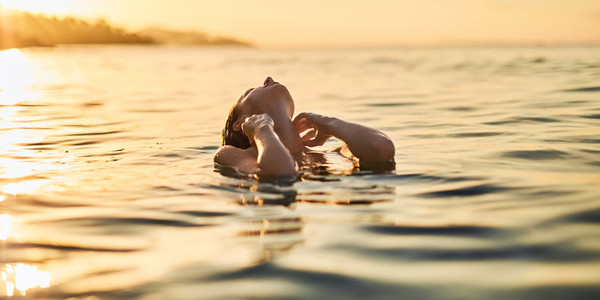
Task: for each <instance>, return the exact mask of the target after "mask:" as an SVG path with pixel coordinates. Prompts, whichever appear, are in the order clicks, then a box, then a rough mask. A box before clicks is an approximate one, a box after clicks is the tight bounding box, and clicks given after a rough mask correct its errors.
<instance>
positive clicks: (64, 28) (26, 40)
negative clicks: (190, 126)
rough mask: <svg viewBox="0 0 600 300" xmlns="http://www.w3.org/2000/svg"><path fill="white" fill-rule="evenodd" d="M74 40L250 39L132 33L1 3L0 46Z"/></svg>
mask: <svg viewBox="0 0 600 300" xmlns="http://www.w3.org/2000/svg"><path fill="white" fill-rule="evenodd" d="M71 44H185V45H205V46H209V45H236V46H249V44H248V43H245V42H241V41H238V40H236V39H233V38H228V37H211V36H209V35H207V34H204V33H199V32H177V31H169V30H163V29H152V30H146V31H143V32H140V33H131V32H128V31H126V30H124V29H122V28H119V27H115V26H112V25H110V24H108V23H107V22H106V21H105V20H102V19H101V20H98V21H96V22H95V23H91V22H87V21H84V20H80V19H75V18H72V17H66V18H62V19H59V18H56V17H47V16H45V15H42V14H32V13H28V12H22V11H14V10H8V9H3V8H2V7H0V49H8V48H22V47H42V46H55V45H71Z"/></svg>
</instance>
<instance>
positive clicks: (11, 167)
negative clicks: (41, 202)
mask: <svg viewBox="0 0 600 300" xmlns="http://www.w3.org/2000/svg"><path fill="white" fill-rule="evenodd" d="M0 66H2V67H1V68H0V128H2V129H3V130H2V131H0V148H2V149H3V150H4V152H5V153H11V154H13V156H14V157H17V158H6V157H3V158H0V179H8V182H7V183H4V184H3V186H0V191H1V192H2V193H4V194H10V195H13V196H16V195H17V194H22V193H28V192H31V191H34V190H37V189H39V188H41V187H42V186H44V185H46V184H48V183H49V182H51V180H48V179H31V178H27V177H29V176H35V175H36V174H38V173H39V172H40V171H53V170H63V169H66V168H68V165H66V164H64V159H63V160H62V161H59V160H58V159H57V158H56V157H52V155H51V154H49V153H46V152H40V151H31V150H28V149H26V148H24V146H23V145H24V144H33V143H38V142H41V141H43V140H44V139H45V138H46V136H45V135H46V134H45V133H44V132H43V131H41V130H37V129H35V128H23V119H22V118H23V117H22V116H20V115H19V114H20V113H22V112H23V111H24V109H25V107H24V106H20V105H19V104H20V103H22V102H24V101H27V102H34V101H35V100H37V99H38V98H37V95H36V94H35V93H33V92H32V90H31V89H32V86H33V85H34V84H35V83H36V80H35V68H34V63H33V62H32V61H31V60H30V59H29V58H28V57H27V56H26V55H25V54H24V53H23V52H22V51H21V50H18V49H10V50H6V51H0ZM40 125H42V124H41V123H40V122H37V126H40ZM42 126H46V124H44V125H42ZM46 157H47V158H46ZM1 197H2V198H1V200H0V201H3V200H5V195H1Z"/></svg>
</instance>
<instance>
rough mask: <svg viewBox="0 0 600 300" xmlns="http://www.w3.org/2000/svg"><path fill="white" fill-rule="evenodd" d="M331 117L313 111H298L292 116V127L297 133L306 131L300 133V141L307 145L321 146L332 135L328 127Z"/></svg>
mask: <svg viewBox="0 0 600 300" xmlns="http://www.w3.org/2000/svg"><path fill="white" fill-rule="evenodd" d="M331 120H332V118H329V117H325V116H322V115H318V114H314V113H305V112H303V113H300V114H299V115H297V116H296V118H294V122H293V123H294V127H296V130H297V131H298V133H300V134H301V133H303V132H306V133H305V134H304V135H302V136H301V137H300V138H301V141H302V143H303V144H304V145H305V146H307V147H316V146H321V145H323V144H325V142H327V140H328V139H329V138H330V137H332V136H333V135H332V134H331V132H330V130H329V129H328V123H329V122H330V121H331Z"/></svg>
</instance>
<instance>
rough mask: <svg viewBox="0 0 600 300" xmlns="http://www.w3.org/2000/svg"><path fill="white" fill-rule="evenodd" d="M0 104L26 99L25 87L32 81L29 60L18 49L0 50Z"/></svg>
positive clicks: (10, 103)
mask: <svg viewBox="0 0 600 300" xmlns="http://www.w3.org/2000/svg"><path fill="white" fill-rule="evenodd" d="M0 66H2V68H0V105H15V104H17V103H19V102H21V101H23V100H26V99H28V98H29V97H30V96H31V93H29V92H28V91H27V89H26V88H27V87H28V86H31V85H32V84H33V83H34V76H33V70H32V65H31V62H30V61H29V60H28V59H27V57H26V56H25V55H24V54H23V52H21V50H19V49H10V50H5V51H0Z"/></svg>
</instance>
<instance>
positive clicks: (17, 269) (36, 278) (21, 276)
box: [0, 263, 50, 297]
mask: <svg viewBox="0 0 600 300" xmlns="http://www.w3.org/2000/svg"><path fill="white" fill-rule="evenodd" d="M0 275H1V279H2V281H3V282H4V286H5V287H6V290H5V293H6V296H9V297H11V296H15V294H16V293H17V292H18V293H19V295H21V296H25V295H27V291H28V290H30V289H33V288H47V287H49V286H50V272H46V271H40V270H38V267H37V266H31V265H27V264H21V263H20V264H16V265H6V267H5V268H4V269H3V270H2V271H1V272H0ZM0 295H1V294H0Z"/></svg>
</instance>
